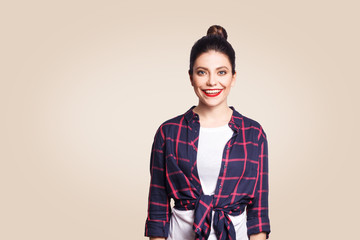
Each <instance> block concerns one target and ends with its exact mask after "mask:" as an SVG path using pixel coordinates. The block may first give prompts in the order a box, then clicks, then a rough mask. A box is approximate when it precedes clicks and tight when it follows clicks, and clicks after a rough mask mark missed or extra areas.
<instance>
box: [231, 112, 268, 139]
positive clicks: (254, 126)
mask: <svg viewBox="0 0 360 240" xmlns="http://www.w3.org/2000/svg"><path fill="white" fill-rule="evenodd" d="M234 116H235V117H238V118H239V119H240V121H239V123H240V125H241V128H244V130H245V132H248V133H249V135H251V136H253V137H254V138H255V139H254V140H257V141H260V140H261V139H266V133H265V131H264V128H263V126H262V125H261V124H260V122H259V121H257V120H255V119H253V118H250V117H248V116H246V115H244V114H241V113H239V112H237V111H236V110H235V113H234Z"/></svg>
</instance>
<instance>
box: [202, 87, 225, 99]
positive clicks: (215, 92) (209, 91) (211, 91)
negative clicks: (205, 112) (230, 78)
mask: <svg viewBox="0 0 360 240" xmlns="http://www.w3.org/2000/svg"><path fill="white" fill-rule="evenodd" d="M222 90H223V89H205V90H202V91H203V92H204V93H205V95H206V96H208V97H216V96H218V95H219V94H220V93H221V92H222Z"/></svg>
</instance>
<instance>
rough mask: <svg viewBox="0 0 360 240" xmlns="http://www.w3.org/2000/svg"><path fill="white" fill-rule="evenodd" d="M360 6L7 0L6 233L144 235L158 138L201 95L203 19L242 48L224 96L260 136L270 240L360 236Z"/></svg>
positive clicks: (57, 239) (2, 126)
mask: <svg viewBox="0 0 360 240" xmlns="http://www.w3.org/2000/svg"><path fill="white" fill-rule="evenodd" d="M10 2H11V3H10ZM50 2H51V3H50ZM355 2H357V1H328V0H327V1H325V0H324V1H320V0H305V1H304V0H302V1H286V0H282V1H280V0H274V1H181V2H180V1H142V2H135V1H134V2H131V3H130V2H125V1H38V0H35V1H6V3H5V1H2V3H1V4H0V26H1V33H0V34H1V38H0V41H1V44H0V68H1V76H0V77H1V78H0V79H1V83H0V107H1V118H0V159H1V166H0V191H1V198H0V239H4V240H13V239H19V240H22V239H36V240H48V239H51V240H64V239H69V240H73V239H74V240H75V239H76V240H77V239H86V240H93V239H106V240H108V239H109V240H113V239H114V240H115V239H135V240H137V239H145V238H144V237H143V233H144V223H145V218H146V209H147V194H148V184H149V155H150V148H151V143H152V140H153V136H154V134H155V131H156V129H157V127H158V126H159V125H160V124H161V123H162V122H163V121H165V120H167V119H169V118H171V117H173V116H175V115H178V114H181V113H183V112H185V111H186V110H187V109H188V108H189V107H190V106H192V105H196V104H197V98H196V96H195V94H194V92H193V90H192V88H191V85H190V82H189V80H188V76H187V70H188V60H189V53H190V49H191V46H192V45H193V43H194V42H195V41H196V40H197V39H198V38H200V37H202V36H203V35H205V32H206V30H207V28H208V27H209V26H210V25H212V24H220V25H223V26H224V27H225V28H226V29H227V30H228V33H229V39H228V40H229V41H230V42H231V43H232V45H233V47H234V48H235V50H236V54H237V62H236V63H237V71H238V79H237V83H236V86H235V87H234V88H233V89H232V92H231V94H230V97H229V104H230V105H233V106H235V108H236V109H237V110H238V111H239V112H241V113H242V114H244V115H245V116H248V117H250V118H253V119H255V120H257V121H259V122H260V123H261V124H262V125H263V127H264V129H265V131H266V133H267V135H268V140H269V161H270V162H269V164H270V193H269V194H270V195H269V201H270V220H271V228H272V233H271V239H274V240H275V239H276V240H288V239H292V240H300V239H301V240H304V239H356V238H357V237H358V235H359V234H358V231H357V230H358V223H359V214H360V212H359V206H358V204H359V190H358V189H359V186H358V183H359V179H358V168H359V160H360V159H359V150H358V149H359V143H360V142H359V134H360V131H359V127H358V126H359V120H360V117H359V116H360V114H359V102H360V101H359V100H360V99H359V97H358V94H357V93H358V91H359V83H358V82H359V80H360V79H359V56H360V55H359V54H360V48H359V42H360V35H359V21H360V19H359V14H358V9H359V4H355Z"/></svg>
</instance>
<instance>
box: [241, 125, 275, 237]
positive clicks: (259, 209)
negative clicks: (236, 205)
mask: <svg viewBox="0 0 360 240" xmlns="http://www.w3.org/2000/svg"><path fill="white" fill-rule="evenodd" d="M260 129H261V130H260V131H261V132H260V140H259V144H258V161H259V165H258V178H257V182H256V186H255V192H254V199H253V200H252V202H251V203H250V204H249V205H248V206H247V229H248V230H247V231H248V236H249V238H250V235H252V234H256V233H260V232H265V233H266V239H268V238H269V233H270V220H269V215H268V212H269V211H268V210H269V208H268V205H269V204H268V193H269V184H268V183H269V171H268V143H267V138H266V134H265V132H264V131H263V129H262V128H260Z"/></svg>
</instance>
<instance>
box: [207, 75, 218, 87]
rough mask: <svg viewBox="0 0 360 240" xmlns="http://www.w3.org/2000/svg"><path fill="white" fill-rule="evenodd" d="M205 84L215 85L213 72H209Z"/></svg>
mask: <svg viewBox="0 0 360 240" xmlns="http://www.w3.org/2000/svg"><path fill="white" fill-rule="evenodd" d="M207 85H209V86H215V85H216V76H215V75H214V74H209V78H208V81H207Z"/></svg>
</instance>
